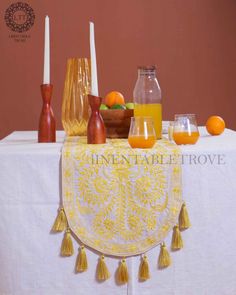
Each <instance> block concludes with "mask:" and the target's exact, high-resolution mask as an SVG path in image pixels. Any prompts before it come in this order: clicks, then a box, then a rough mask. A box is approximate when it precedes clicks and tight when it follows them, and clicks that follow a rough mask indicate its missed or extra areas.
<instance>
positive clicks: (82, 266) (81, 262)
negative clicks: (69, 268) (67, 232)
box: [76, 245, 88, 272]
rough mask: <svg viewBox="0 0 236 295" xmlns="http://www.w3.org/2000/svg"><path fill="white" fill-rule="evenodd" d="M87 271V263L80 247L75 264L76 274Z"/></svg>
mask: <svg viewBox="0 0 236 295" xmlns="http://www.w3.org/2000/svg"><path fill="white" fill-rule="evenodd" d="M87 269H88V261H87V256H86V252H85V248H84V245H82V246H81V247H80V249H79V254H78V256H77V262H76V272H83V271H86V270H87Z"/></svg>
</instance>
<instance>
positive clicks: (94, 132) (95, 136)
mask: <svg viewBox="0 0 236 295" xmlns="http://www.w3.org/2000/svg"><path fill="white" fill-rule="evenodd" d="M88 102H89V105H90V107H91V110H92V113H91V116H90V118H89V121H88V127H87V143H89V144H101V143H106V129H105V125H104V122H103V119H102V116H101V114H100V112H99V108H100V105H101V103H102V98H101V97H98V96H93V95H88Z"/></svg>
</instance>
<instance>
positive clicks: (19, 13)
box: [5, 2, 35, 33]
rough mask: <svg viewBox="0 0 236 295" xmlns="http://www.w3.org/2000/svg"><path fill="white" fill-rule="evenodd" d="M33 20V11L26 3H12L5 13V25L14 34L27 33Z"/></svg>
mask: <svg viewBox="0 0 236 295" xmlns="http://www.w3.org/2000/svg"><path fill="white" fill-rule="evenodd" d="M34 20H35V14H34V10H33V9H32V8H31V7H30V6H29V4H27V3H23V2H17V3H13V4H11V5H10V6H9V7H8V8H7V10H6V12H5V22H6V25H7V26H8V27H9V28H10V29H11V30H12V31H14V32H18V33H22V32H26V31H28V30H29V29H30V28H31V27H32V26H33V25H34Z"/></svg>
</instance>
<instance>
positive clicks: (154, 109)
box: [133, 66, 162, 139]
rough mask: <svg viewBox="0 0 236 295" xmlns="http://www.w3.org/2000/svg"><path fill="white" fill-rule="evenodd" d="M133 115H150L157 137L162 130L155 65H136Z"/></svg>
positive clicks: (159, 92) (159, 94)
mask: <svg viewBox="0 0 236 295" xmlns="http://www.w3.org/2000/svg"><path fill="white" fill-rule="evenodd" d="M133 96H134V103H135V106H134V116H135V117H152V118H153V121H154V128H155V131H156V136H157V139H160V138H161V131H162V104H161V88H160V86H159V83H158V81H157V77H156V67H155V66H140V67H138V80H137V82H136V85H135V87H134V92H133Z"/></svg>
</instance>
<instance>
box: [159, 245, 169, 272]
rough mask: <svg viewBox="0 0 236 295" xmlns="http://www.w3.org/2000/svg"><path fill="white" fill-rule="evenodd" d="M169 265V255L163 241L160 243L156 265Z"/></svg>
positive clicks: (164, 266)
mask: <svg viewBox="0 0 236 295" xmlns="http://www.w3.org/2000/svg"><path fill="white" fill-rule="evenodd" d="M170 265H171V257H170V254H169V252H168V250H167V248H166V245H165V243H162V244H161V249H160V254H159V257H158V267H159V268H160V269H162V268H166V267H168V266H170Z"/></svg>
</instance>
